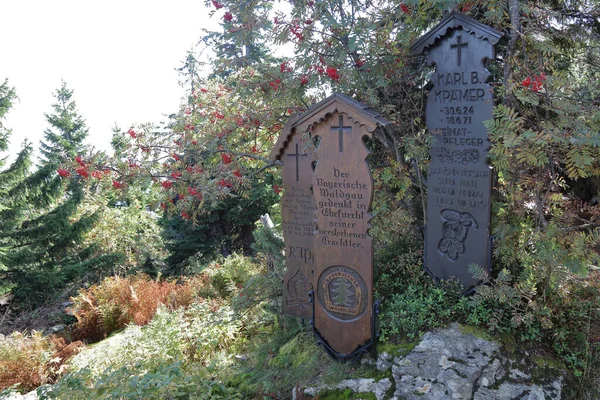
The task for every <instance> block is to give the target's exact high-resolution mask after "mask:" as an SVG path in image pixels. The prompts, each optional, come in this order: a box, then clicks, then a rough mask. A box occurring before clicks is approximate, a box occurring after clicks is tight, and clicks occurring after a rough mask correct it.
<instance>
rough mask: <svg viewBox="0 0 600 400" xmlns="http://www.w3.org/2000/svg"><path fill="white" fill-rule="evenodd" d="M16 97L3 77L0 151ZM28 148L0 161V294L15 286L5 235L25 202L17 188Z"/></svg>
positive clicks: (28, 160)
mask: <svg viewBox="0 0 600 400" xmlns="http://www.w3.org/2000/svg"><path fill="white" fill-rule="evenodd" d="M15 98H16V92H15V89H14V88H13V87H10V86H9V84H8V80H5V81H4V83H2V85H0V151H5V150H7V148H8V143H9V139H10V133H11V131H10V130H9V129H7V128H5V127H4V124H3V119H4V118H5V116H6V114H7V113H8V112H9V110H10V108H11V107H12V102H13V100H14V99H15ZM31 151H32V149H31V145H30V144H29V143H27V142H25V143H24V146H23V149H22V150H21V151H20V152H19V153H18V154H17V157H16V159H15V160H14V161H13V162H12V163H11V165H10V166H9V167H8V168H5V169H3V168H2V167H4V165H5V162H6V158H7V157H5V158H3V159H1V160H0V278H1V279H0V296H2V295H3V294H5V293H6V292H8V291H9V290H10V289H12V288H13V287H14V282H12V281H11V280H10V279H8V276H7V275H6V273H7V271H8V269H9V264H10V262H9V260H8V255H7V252H9V248H10V241H8V240H7V239H6V236H5V235H6V233H8V232H11V231H12V230H13V229H14V228H15V226H16V224H17V223H18V221H19V219H20V211H19V210H20V208H21V207H22V205H23V203H24V198H23V196H22V195H21V193H20V192H19V190H17V187H18V186H19V184H20V183H21V182H22V181H23V180H24V179H25V178H26V177H27V175H28V174H29V170H30V166H31Z"/></svg>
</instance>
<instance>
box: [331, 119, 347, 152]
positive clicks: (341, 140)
mask: <svg viewBox="0 0 600 400" xmlns="http://www.w3.org/2000/svg"><path fill="white" fill-rule="evenodd" d="M335 130H337V131H338V133H339V138H338V140H339V146H340V153H343V152H344V132H348V133H351V132H352V127H351V126H344V117H343V116H342V114H340V126H332V127H331V131H332V132H333V131H335Z"/></svg>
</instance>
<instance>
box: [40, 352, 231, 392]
mask: <svg viewBox="0 0 600 400" xmlns="http://www.w3.org/2000/svg"><path fill="white" fill-rule="evenodd" d="M42 398H48V399H70V400H71V399H72V400H78V399H82V400H84V399H101V398H104V399H198V400H205V399H206V400H209V399H210V400H212V399H215V400H218V399H240V398H241V397H240V396H239V394H238V393H236V392H235V391H234V390H233V389H231V388H228V387H227V386H225V385H223V384H222V383H221V382H219V381H218V380H215V379H213V378H212V377H211V376H210V374H209V373H208V371H207V370H206V369H205V368H202V367H199V366H198V365H195V364H191V365H190V364H187V363H184V362H182V361H181V360H167V361H166V362H164V363H161V364H155V365H152V366H148V365H145V363H143V362H139V363H136V364H134V365H132V366H127V367H125V366H123V367H120V368H117V369H108V370H106V371H105V373H104V374H103V375H102V376H100V377H98V378H96V379H94V380H92V379H91V378H90V375H89V374H88V371H87V370H85V369H84V370H80V371H78V372H76V373H73V374H70V375H67V376H66V377H65V378H64V379H63V380H62V381H61V382H60V384H58V385H56V386H54V387H52V388H51V389H50V391H49V392H47V393H46V394H45V395H44V396H43V397H42Z"/></svg>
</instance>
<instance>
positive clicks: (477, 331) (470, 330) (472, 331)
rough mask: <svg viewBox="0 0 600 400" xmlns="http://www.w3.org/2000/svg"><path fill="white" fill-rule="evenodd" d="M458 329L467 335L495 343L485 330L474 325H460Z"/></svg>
mask: <svg viewBox="0 0 600 400" xmlns="http://www.w3.org/2000/svg"><path fill="white" fill-rule="evenodd" d="M458 329H460V331H461V332H462V333H464V334H466V335H473V336H475V337H478V338H480V339H483V340H488V341H493V340H494V338H493V337H491V336H490V334H489V333H488V332H487V331H486V330H485V329H483V328H480V327H478V326H473V325H462V324H458Z"/></svg>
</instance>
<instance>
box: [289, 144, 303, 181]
mask: <svg viewBox="0 0 600 400" xmlns="http://www.w3.org/2000/svg"><path fill="white" fill-rule="evenodd" d="M287 156H288V157H296V182H298V181H299V180H300V174H299V173H298V170H299V167H300V166H299V162H300V161H299V160H298V157H308V154H300V152H299V151H298V143H296V153H292V154H288V155H287Z"/></svg>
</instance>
